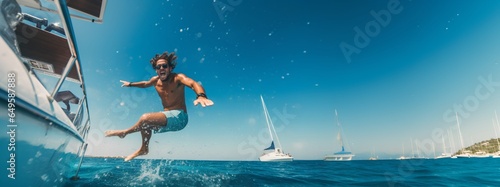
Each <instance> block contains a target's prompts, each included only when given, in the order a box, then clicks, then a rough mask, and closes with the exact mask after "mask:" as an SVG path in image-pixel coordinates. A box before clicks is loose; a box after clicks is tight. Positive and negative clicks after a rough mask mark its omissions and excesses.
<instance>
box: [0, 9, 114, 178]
mask: <svg viewBox="0 0 500 187" xmlns="http://www.w3.org/2000/svg"><path fill="white" fill-rule="evenodd" d="M105 4H106V0H92V1H87V0H71V1H65V0H17V1H16V0H0V11H1V12H0V36H1V39H0V64H1V65H0V66H1V67H2V68H0V75H1V76H0V110H1V111H8V112H5V113H3V112H2V114H1V115H0V118H1V119H0V120H1V122H2V123H4V125H2V127H1V128H2V129H1V130H2V132H4V133H0V142H2V144H3V143H5V144H4V145H6V146H8V147H7V149H6V150H5V151H2V152H1V153H2V157H3V158H6V160H7V168H6V169H5V168H3V169H2V170H1V171H0V175H1V176H2V177H3V179H2V186H67V185H71V182H72V180H78V178H79V177H78V172H79V169H80V166H81V163H82V162H83V158H84V155H85V152H86V150H87V146H88V143H89V142H88V141H87V136H88V132H89V129H90V126H91V125H90V121H91V120H90V115H89V114H90V113H89V110H88V101H87V93H86V85H85V81H84V79H83V73H82V66H81V61H80V56H79V52H78V47H77V43H76V38H75V31H74V28H73V24H72V23H73V22H72V21H73V19H75V18H77V19H80V20H88V21H90V22H97V23H99V22H102V18H103V13H104V9H105ZM42 16H43V17H42ZM59 25H60V26H59ZM5 132H7V133H5ZM7 142H8V144H7ZM4 161H5V160H4ZM4 164H5V162H4ZM68 183H69V184H68Z"/></svg>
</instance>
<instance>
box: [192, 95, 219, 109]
mask: <svg viewBox="0 0 500 187" xmlns="http://www.w3.org/2000/svg"><path fill="white" fill-rule="evenodd" d="M198 103H199V104H201V106H202V107H206V106H212V105H214V102H213V101H212V100H210V99H207V98H204V97H198V99H196V100H194V105H195V106H196V105H198Z"/></svg>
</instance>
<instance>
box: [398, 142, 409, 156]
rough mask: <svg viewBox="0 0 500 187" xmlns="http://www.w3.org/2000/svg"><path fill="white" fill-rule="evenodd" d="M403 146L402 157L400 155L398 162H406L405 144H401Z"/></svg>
mask: <svg viewBox="0 0 500 187" xmlns="http://www.w3.org/2000/svg"><path fill="white" fill-rule="evenodd" d="M401 145H402V146H403V155H401V156H400V157H399V158H398V160H406V159H408V157H405V144H401Z"/></svg>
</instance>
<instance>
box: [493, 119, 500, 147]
mask: <svg viewBox="0 0 500 187" xmlns="http://www.w3.org/2000/svg"><path fill="white" fill-rule="evenodd" d="M491 122H492V123H493V131H495V137H496V139H497V146H498V151H500V142H498V133H497V128H496V127H495V121H494V120H493V118H491ZM498 130H500V129H498ZM498 151H497V152H498Z"/></svg>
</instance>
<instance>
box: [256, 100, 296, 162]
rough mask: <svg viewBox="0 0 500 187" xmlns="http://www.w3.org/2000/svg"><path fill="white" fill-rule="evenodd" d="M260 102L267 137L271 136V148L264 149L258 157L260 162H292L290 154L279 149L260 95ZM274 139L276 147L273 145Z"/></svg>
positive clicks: (279, 146) (278, 141)
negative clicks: (267, 133)
mask: <svg viewBox="0 0 500 187" xmlns="http://www.w3.org/2000/svg"><path fill="white" fill-rule="evenodd" d="M260 100H261V101H262V107H263V108H264V116H266V123H267V128H268V129H269V135H270V136H271V146H269V147H268V148H266V149H264V151H265V152H264V153H263V154H262V155H261V156H260V157H259V160H260V161H262V162H271V161H275V162H276V161H293V157H292V155H290V154H285V153H284V152H283V149H282V148H281V143H280V140H279V138H278V134H276V130H275V129H274V125H273V121H272V120H271V116H270V115H269V112H268V111H267V107H266V104H265V103H264V98H263V97H262V95H261V96H260ZM274 138H276V142H277V146H275V144H274Z"/></svg>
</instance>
